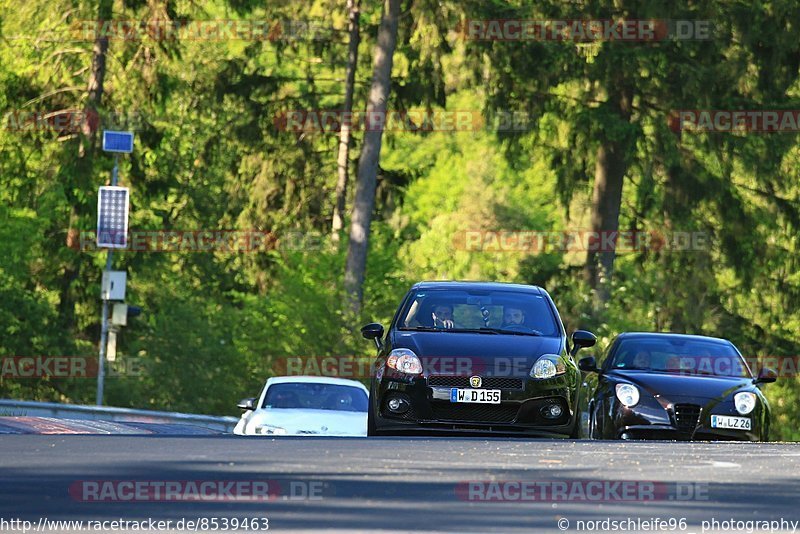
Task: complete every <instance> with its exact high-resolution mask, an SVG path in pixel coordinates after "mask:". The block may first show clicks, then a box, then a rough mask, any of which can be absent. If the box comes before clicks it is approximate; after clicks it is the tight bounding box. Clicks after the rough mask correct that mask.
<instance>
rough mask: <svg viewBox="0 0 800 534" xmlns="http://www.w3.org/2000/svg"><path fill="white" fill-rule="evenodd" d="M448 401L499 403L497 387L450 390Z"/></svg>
mask: <svg viewBox="0 0 800 534" xmlns="http://www.w3.org/2000/svg"><path fill="white" fill-rule="evenodd" d="M450 402H470V403H477V404H500V390H499V389H458V388H452V389H451V390H450Z"/></svg>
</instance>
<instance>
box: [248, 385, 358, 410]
mask: <svg viewBox="0 0 800 534" xmlns="http://www.w3.org/2000/svg"><path fill="white" fill-rule="evenodd" d="M262 407H264V408H273V409H275V408H278V409H280V408H283V409H292V408H293V409H301V410H337V411H343V412H366V411H367V394H366V393H365V392H364V391H363V390H361V389H359V388H356V387H352V386H343V385H340V384H321V383H315V382H284V383H280V384H272V385H271V386H270V387H269V389H267V395H266V396H265V397H264V404H263V406H262Z"/></svg>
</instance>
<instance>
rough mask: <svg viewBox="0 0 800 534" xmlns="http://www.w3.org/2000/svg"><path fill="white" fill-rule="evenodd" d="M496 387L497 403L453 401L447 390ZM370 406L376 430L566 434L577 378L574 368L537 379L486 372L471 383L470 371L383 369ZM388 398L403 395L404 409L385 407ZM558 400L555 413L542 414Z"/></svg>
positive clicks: (572, 420)
mask: <svg viewBox="0 0 800 534" xmlns="http://www.w3.org/2000/svg"><path fill="white" fill-rule="evenodd" d="M453 388H460V389H487V390H491V389H498V390H500V392H501V393H500V404H479V403H456V402H451V400H450V396H451V390H452V389H453ZM373 394H374V396H373V398H372V399H371V400H370V402H374V404H373V409H374V414H375V429H376V430H377V431H378V432H381V431H384V432H391V433H404V432H408V433H413V432H419V431H424V432H459V433H461V432H464V433H491V434H506V435H530V436H551V437H552V436H559V437H562V436H568V435H571V434H572V433H573V430H574V423H575V417H576V415H575V406H576V394H577V379H576V375H575V374H573V373H570V372H568V373H566V374H564V375H560V376H557V377H554V378H550V379H545V380H536V379H532V378H529V377H524V378H520V377H513V378H511V377H508V378H507V377H489V378H484V379H483V384H482V386H481V387H480V388H471V387H470V385H469V377H459V376H443V375H436V376H415V377H409V376H407V375H403V374H402V373H394V374H391V373H390V374H387V375H384V376H383V377H382V379H381V380H378V381H376V383H375V384H374V391H373ZM392 398H402V399H405V400H407V402H408V405H409V408H408V410H407V411H404V412H403V413H395V412H392V410H390V409H389V406H388V403H389V401H390V400H391V399H392ZM553 404H557V405H559V407H560V408H561V415H560V416H558V417H546V415H545V413H546V412H547V411H548V408H549V407H550V406H551V405H553Z"/></svg>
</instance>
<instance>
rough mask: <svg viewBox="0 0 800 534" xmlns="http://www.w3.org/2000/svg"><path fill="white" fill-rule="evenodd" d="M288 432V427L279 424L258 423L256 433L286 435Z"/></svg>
mask: <svg viewBox="0 0 800 534" xmlns="http://www.w3.org/2000/svg"><path fill="white" fill-rule="evenodd" d="M286 433H287V432H286V429H285V428H282V427H279V426H272V425H258V426H257V427H256V434H259V435H261V436H285V435H286Z"/></svg>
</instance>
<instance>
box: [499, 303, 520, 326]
mask: <svg viewBox="0 0 800 534" xmlns="http://www.w3.org/2000/svg"><path fill="white" fill-rule="evenodd" d="M524 322H525V312H524V311H522V309H521V308H514V307H512V306H506V307H505V308H504V309H503V325H502V326H503V327H507V326H514V325H522V324H523V323H524Z"/></svg>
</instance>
